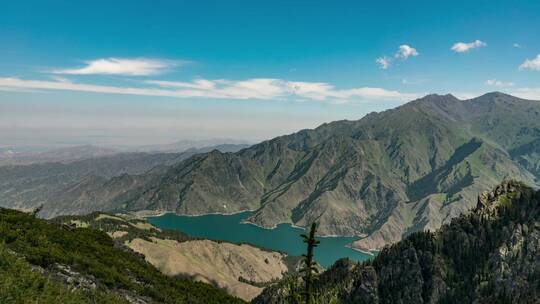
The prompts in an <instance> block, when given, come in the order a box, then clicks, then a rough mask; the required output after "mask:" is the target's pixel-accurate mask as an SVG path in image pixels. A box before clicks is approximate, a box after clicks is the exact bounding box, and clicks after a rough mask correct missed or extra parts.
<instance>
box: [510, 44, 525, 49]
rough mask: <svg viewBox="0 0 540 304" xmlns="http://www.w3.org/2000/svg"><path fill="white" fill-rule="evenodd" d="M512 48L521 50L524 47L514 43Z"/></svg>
mask: <svg viewBox="0 0 540 304" xmlns="http://www.w3.org/2000/svg"><path fill="white" fill-rule="evenodd" d="M512 47H515V48H518V49H520V48H522V47H523V46H522V45H521V44H519V43H513V44H512Z"/></svg>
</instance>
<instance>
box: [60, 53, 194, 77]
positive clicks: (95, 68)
mask: <svg viewBox="0 0 540 304" xmlns="http://www.w3.org/2000/svg"><path fill="white" fill-rule="evenodd" d="M85 63H86V66H84V67H82V68H75V69H57V70H53V71H52V72H53V73H54V74H71V75H93V74H108V75H129V76H149V75H157V74H161V73H163V72H165V71H167V70H169V69H171V68H173V67H177V66H180V65H183V64H185V63H186V61H177V60H165V59H151V58H131V59H130V58H113V57H111V58H101V59H96V60H90V61H86V62H85Z"/></svg>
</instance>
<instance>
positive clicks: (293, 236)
mask: <svg viewBox="0 0 540 304" xmlns="http://www.w3.org/2000/svg"><path fill="white" fill-rule="evenodd" d="M250 214H251V212H249V211H248V212H242V213H237V214H233V215H219V214H211V215H201V216H182V215H176V214H173V213H167V214H165V215H162V216H156V217H149V218H147V220H148V221H149V222H150V223H152V224H153V225H155V226H157V227H159V228H162V229H175V230H180V231H182V232H184V233H187V234H188V235H190V236H194V237H201V238H207V239H212V240H223V241H229V242H234V243H241V242H245V243H250V244H254V245H257V246H261V247H264V248H268V249H272V250H279V251H283V252H286V253H288V254H291V255H297V256H299V255H301V254H303V253H304V252H305V250H306V248H305V244H304V243H303V242H302V239H301V238H300V234H301V233H304V229H302V228H296V227H293V226H291V225H289V224H279V225H277V227H276V228H274V229H264V228H261V227H257V226H255V225H251V224H242V223H241V221H242V220H243V219H244V218H246V217H248V216H249V215H250ZM318 239H319V240H320V241H321V244H320V245H319V246H318V247H317V248H316V249H315V258H316V260H317V262H319V263H320V264H321V265H323V266H324V267H328V266H330V265H332V263H334V262H335V261H336V260H338V259H339V258H343V257H349V258H350V259H352V260H355V261H364V260H366V259H369V258H371V257H372V256H371V255H369V254H365V253H362V252H359V251H356V250H353V249H351V248H348V247H345V246H346V245H347V244H349V243H351V242H353V241H355V240H357V238H355V237H319V238H318Z"/></svg>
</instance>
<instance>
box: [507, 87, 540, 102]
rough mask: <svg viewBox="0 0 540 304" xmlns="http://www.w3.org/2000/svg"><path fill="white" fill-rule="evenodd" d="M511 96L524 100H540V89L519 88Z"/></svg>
mask: <svg viewBox="0 0 540 304" xmlns="http://www.w3.org/2000/svg"><path fill="white" fill-rule="evenodd" d="M510 94H512V95H514V96H517V97H520V98H524V99H531V100H540V88H517V89H515V90H513V91H511V92H510Z"/></svg>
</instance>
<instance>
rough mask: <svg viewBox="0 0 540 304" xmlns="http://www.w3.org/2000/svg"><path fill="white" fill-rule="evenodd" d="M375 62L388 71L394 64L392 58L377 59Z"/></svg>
mask: <svg viewBox="0 0 540 304" xmlns="http://www.w3.org/2000/svg"><path fill="white" fill-rule="evenodd" d="M375 62H376V63H377V64H378V65H379V67H380V68H381V69H383V70H386V69H388V68H389V67H390V65H391V64H392V58H389V57H386V56H382V57H379V58H377V59H375Z"/></svg>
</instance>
